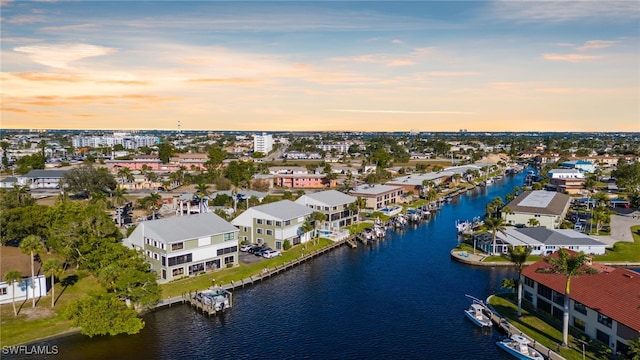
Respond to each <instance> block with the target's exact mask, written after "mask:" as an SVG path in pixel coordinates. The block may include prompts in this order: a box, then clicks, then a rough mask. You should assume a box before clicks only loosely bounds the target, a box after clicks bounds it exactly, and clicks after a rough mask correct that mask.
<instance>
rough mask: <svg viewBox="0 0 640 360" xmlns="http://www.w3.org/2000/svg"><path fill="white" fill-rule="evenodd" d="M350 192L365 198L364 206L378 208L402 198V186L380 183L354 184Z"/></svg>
mask: <svg viewBox="0 0 640 360" xmlns="http://www.w3.org/2000/svg"><path fill="white" fill-rule="evenodd" d="M350 194H351V195H352V196H356V197H358V196H359V197H361V198H363V199H365V200H366V207H367V208H370V209H373V210H380V209H382V208H384V207H385V206H387V205H389V204H396V203H399V202H400V201H401V199H402V194H403V192H402V187H400V186H392V185H380V184H363V185H358V186H356V187H355V188H354V189H353V190H352V191H351V192H350Z"/></svg>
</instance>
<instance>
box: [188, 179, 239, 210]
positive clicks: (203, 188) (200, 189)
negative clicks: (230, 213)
mask: <svg viewBox="0 0 640 360" xmlns="http://www.w3.org/2000/svg"><path fill="white" fill-rule="evenodd" d="M209 195H210V192H209V185H207V184H205V183H204V182H200V183H198V184H197V185H196V196H197V197H198V206H200V212H203V206H202V201H203V200H204V199H205V198H208V197H209ZM233 196H234V198H235V194H234V195H233ZM235 201H237V199H234V203H235Z"/></svg>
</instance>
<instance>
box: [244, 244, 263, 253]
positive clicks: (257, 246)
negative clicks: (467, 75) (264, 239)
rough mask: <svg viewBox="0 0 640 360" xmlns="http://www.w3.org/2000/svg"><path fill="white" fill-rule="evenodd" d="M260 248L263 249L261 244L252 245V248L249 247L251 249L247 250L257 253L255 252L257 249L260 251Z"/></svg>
mask: <svg viewBox="0 0 640 360" xmlns="http://www.w3.org/2000/svg"><path fill="white" fill-rule="evenodd" d="M260 250H262V246H260V245H253V246H252V247H250V248H249V250H247V252H248V253H249V254H255V253H256V251H260Z"/></svg>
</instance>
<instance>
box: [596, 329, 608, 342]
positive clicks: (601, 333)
mask: <svg viewBox="0 0 640 360" xmlns="http://www.w3.org/2000/svg"><path fill="white" fill-rule="evenodd" d="M596 339H598V341H600V342H601V343H603V344H605V345H607V346H609V335H607V333H605V332H604V331H600V330H597V329H596Z"/></svg>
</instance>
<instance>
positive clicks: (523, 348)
mask: <svg viewBox="0 0 640 360" xmlns="http://www.w3.org/2000/svg"><path fill="white" fill-rule="evenodd" d="M530 344H531V342H530V341H529V339H527V338H526V337H524V336H522V335H515V334H514V335H511V336H510V337H508V338H506V339H504V340H501V341H498V342H496V345H498V347H499V348H500V349H502V350H504V351H506V352H508V353H509V354H511V355H513V356H514V357H516V358H517V359H520V360H544V357H542V354H540V352H538V351H537V350H535V349H534V348H533V347H532V346H531V345H530Z"/></svg>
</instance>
